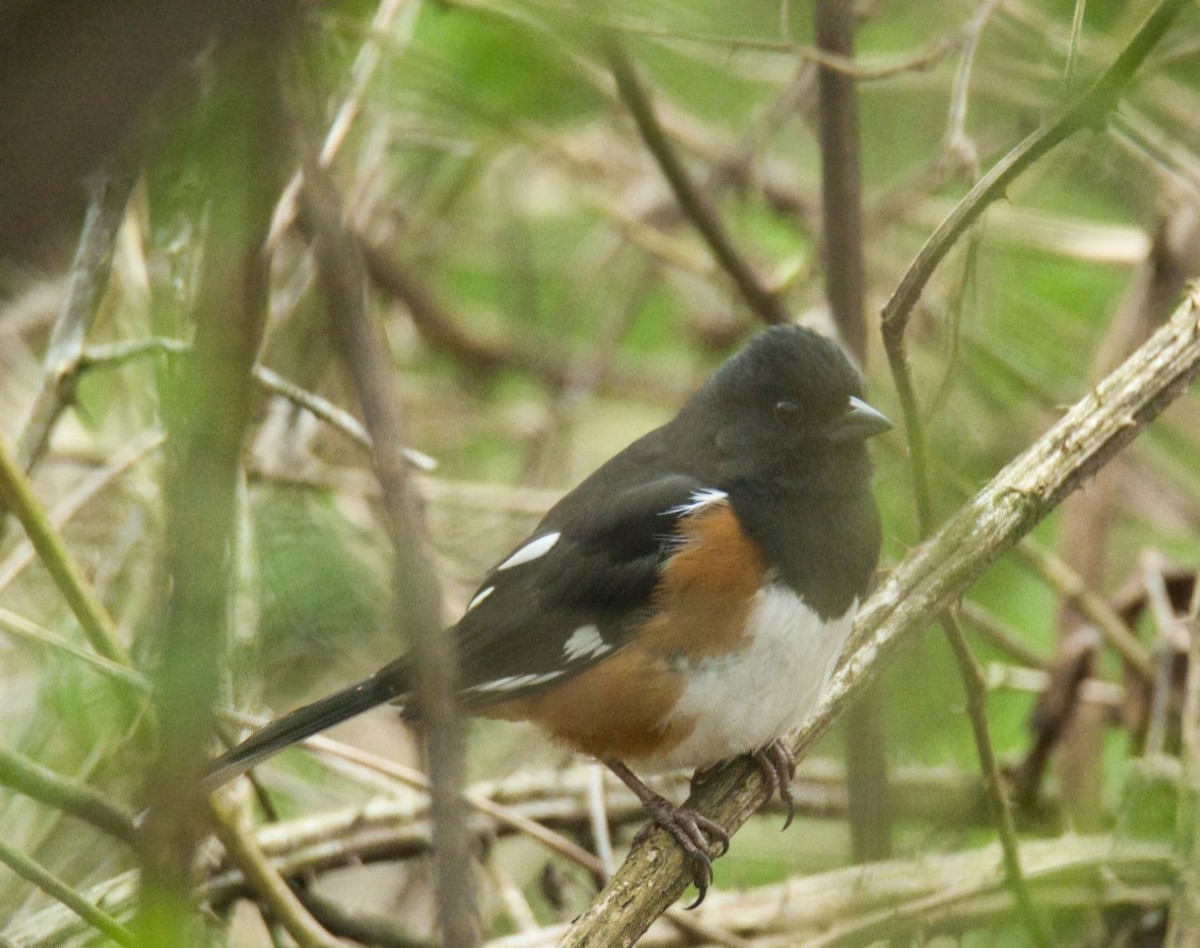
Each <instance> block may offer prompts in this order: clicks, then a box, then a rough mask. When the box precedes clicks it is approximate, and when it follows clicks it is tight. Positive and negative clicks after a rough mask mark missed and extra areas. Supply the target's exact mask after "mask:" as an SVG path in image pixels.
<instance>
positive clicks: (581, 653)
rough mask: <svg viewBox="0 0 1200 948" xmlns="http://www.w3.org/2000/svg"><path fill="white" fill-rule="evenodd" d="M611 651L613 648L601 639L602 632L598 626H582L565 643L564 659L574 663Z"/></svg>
mask: <svg viewBox="0 0 1200 948" xmlns="http://www.w3.org/2000/svg"><path fill="white" fill-rule="evenodd" d="M611 649H612V646H611V645H609V644H608V643H607V642H605V641H604V639H603V638H601V637H600V630H599V629H598V628H596V626H594V625H581V626H580V627H579V628H578V629H576V630H575V631H574V632H572V633H571V637H570V638H569V639H567V641H566V642H564V643H563V658H565V659H566V660H567V661H568V662H573V661H575V660H577V659H580V658H590V657H592V656H593V655H603V654H604V653H605V652H608V651H610V650H611Z"/></svg>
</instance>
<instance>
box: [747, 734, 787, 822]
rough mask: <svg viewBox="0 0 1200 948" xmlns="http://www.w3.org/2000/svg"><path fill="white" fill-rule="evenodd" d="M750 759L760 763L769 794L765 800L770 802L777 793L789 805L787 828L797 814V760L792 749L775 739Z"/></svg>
mask: <svg viewBox="0 0 1200 948" xmlns="http://www.w3.org/2000/svg"><path fill="white" fill-rule="evenodd" d="M750 759H751V760H753V761H754V762H755V763H756V764H758V769H759V770H761V771H762V775H763V783H764V784H765V785H766V790H767V796H766V799H765V800H764V801H763V802H764V803H770V802H771V798H772V797H773V796H775V794H779V799H780V800H781V801H782V802H783V805H784V806H785V807H787V819H786V820H784V821H783V828H784V829H787V828H788V827H789V826H791V825H792V817H794V816H795V815H796V798H795V797H794V796H793V795H792V779H793V778H794V777H795V776H796V761H795V760H794V759H793V757H792V754H791V751H789V750H788V749H787V748H786V747H784V746H783V743H782V742H781V741H778V740H775V741H771V743H770V744H768V745H766V746H765V747H763V748H760V749H759V750H756V751H755V752H754V753H753V754H751V755H750Z"/></svg>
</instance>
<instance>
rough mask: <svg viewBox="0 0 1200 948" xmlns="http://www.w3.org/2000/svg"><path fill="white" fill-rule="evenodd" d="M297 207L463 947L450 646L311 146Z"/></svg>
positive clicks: (354, 283)
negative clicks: (361, 433) (387, 541)
mask: <svg viewBox="0 0 1200 948" xmlns="http://www.w3.org/2000/svg"><path fill="white" fill-rule="evenodd" d="M303 214H304V217H305V218H306V220H307V221H308V224H309V230H310V232H312V233H313V234H315V240H314V243H313V249H314V253H315V256H316V259H317V267H318V269H319V271H320V274H321V280H322V282H323V284H324V287H325V292H326V295H327V298H328V306H329V313H330V319H331V320H332V321H333V323H334V327H335V332H336V335H337V339H338V344H339V346H340V348H341V351H342V357H343V359H344V360H345V361H346V364H347V366H348V367H349V370H350V374H351V376H352V377H353V379H354V384H355V388H356V390H357V392H358V398H359V402H360V404H361V405H362V411H363V418H364V420H365V422H366V427H367V431H368V432H369V434H370V436H371V440H372V443H373V445H374V450H373V452H372V458H373V461H374V467H375V475H376V477H377V479H378V481H379V486H380V490H381V495H382V501H383V509H384V512H385V515H386V522H387V527H388V533H389V535H390V537H391V540H392V553H393V567H392V569H393V577H394V583H395V589H396V601H397V603H398V607H397V608H396V609H395V620H396V624H397V627H398V629H399V631H400V633H401V637H402V638H403V639H404V640H405V641H408V642H409V643H411V650H412V654H413V657H414V659H415V666H416V670H417V673H416V682H415V691H416V700H417V706H418V708H419V709H420V713H421V720H422V723H423V724H424V726H425V729H426V747H427V753H428V755H429V771H430V778H431V783H432V804H433V824H434V834H435V839H436V841H437V845H436V846H435V847H434V853H433V866H434V876H435V879H436V892H437V905H438V920H439V924H440V927H441V933H442V937H443V938H444V939H445V942H446V944H450V945H455V946H459V945H461V946H462V948H470V946H471V945H475V944H478V942H479V927H478V918H477V909H476V902H475V891H474V886H473V885H472V884H471V881H472V878H473V876H472V871H471V863H472V848H473V846H472V842H473V841H472V839H471V837H470V835H469V834H468V833H467V832H466V813H465V806H464V804H463V801H462V799H461V795H460V790H461V787H462V782H463V773H464V769H465V767H464V753H465V739H464V733H463V726H462V721H461V719H460V716H459V713H458V706H457V694H458V660H457V655H456V654H455V652H454V645H453V640H452V639H451V637H449V636H445V635H442V634H441V632H442V617H441V595H440V592H439V590H438V581H437V576H436V575H435V573H434V571H433V568H432V566H431V564H430V562H429V560H428V558H427V557H426V555H425V551H424V539H423V533H422V529H421V518H420V512H419V507H418V504H417V498H416V496H415V493H414V490H413V487H412V484H411V481H410V478H409V476H408V471H407V468H406V466H405V463H404V460H403V451H404V436H403V428H402V420H401V415H400V401H399V396H398V393H397V392H396V386H395V382H394V380H393V378H392V369H391V361H390V358H389V356H388V352H387V346H386V340H385V339H384V338H383V335H382V333H381V332H380V331H379V330H378V328H377V327H376V326H374V325H373V324H372V323H371V320H370V315H369V313H368V312H367V306H366V302H367V274H366V268H365V265H364V263H363V260H362V258H361V256H360V255H359V251H358V243H357V242H356V241H355V240H354V239H353V237H352V236H350V234H349V233H347V231H346V230H345V228H344V227H343V226H342V223H341V219H342V218H341V209H340V202H339V201H338V197H337V194H336V192H335V191H334V188H333V184H332V182H331V181H330V180H329V179H328V177H327V176H326V175H325V173H324V172H323V171H322V170H321V169H320V167H319V165H318V163H317V161H315V160H313V156H311V155H310V156H306V160H305V189H304V210H303ZM400 604H402V605H400Z"/></svg>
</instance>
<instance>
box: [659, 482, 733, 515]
mask: <svg viewBox="0 0 1200 948" xmlns="http://www.w3.org/2000/svg"><path fill="white" fill-rule="evenodd" d="M728 496H729V495H728V494H727V493H725V491H723V490H717V488H715V487H705V488H703V489H701V490H694V491H692V493H691V496H690V497H689V498H688V502H687V503H686V504H676V505H675V506H674V507H671V508H669V509H667V510H665V511H664V513H666V514H668V515H674V514H679V515H680V516H682V517H686V516H688V515H689V514H694V513H696V512H697V511H699V510H703V509H704V508H705V507H708V506H710V505H711V504H717V503H720V502H721V501H722V500H724V499H725V498H726V497H728Z"/></svg>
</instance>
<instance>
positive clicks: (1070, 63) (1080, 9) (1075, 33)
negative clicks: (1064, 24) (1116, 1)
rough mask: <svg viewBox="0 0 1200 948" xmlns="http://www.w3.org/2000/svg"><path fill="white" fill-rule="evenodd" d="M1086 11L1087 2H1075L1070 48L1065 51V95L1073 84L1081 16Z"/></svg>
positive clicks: (1082, 0)
mask: <svg viewBox="0 0 1200 948" xmlns="http://www.w3.org/2000/svg"><path fill="white" fill-rule="evenodd" d="M1085 10H1087V0H1075V13H1074V15H1073V16H1072V17H1071V46H1070V48H1069V49H1068V50H1067V68H1066V71H1065V79H1066V83H1067V93H1068V94H1069V93H1070V92H1071V87H1072V86H1073V85H1074V84H1075V64H1076V62H1077V61H1078V59H1079V41H1080V40H1081V39H1082V38H1083V14H1084V11H1085Z"/></svg>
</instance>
